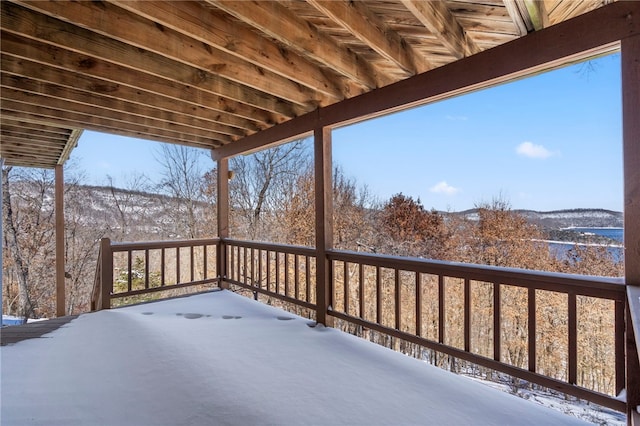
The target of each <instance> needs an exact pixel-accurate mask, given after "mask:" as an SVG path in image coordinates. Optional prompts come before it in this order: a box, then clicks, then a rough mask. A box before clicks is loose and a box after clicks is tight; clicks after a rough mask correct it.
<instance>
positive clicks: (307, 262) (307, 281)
mask: <svg viewBox="0 0 640 426" xmlns="http://www.w3.org/2000/svg"><path fill="white" fill-rule="evenodd" d="M304 267H305V271H304V275H305V277H304V278H305V287H306V288H305V291H306V294H305V296H306V299H305V301H307V302H309V301H310V300H311V289H310V288H309V287H310V283H311V277H310V275H311V262H310V259H309V256H305V261H304Z"/></svg>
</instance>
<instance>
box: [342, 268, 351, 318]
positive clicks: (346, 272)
mask: <svg viewBox="0 0 640 426" xmlns="http://www.w3.org/2000/svg"><path fill="white" fill-rule="evenodd" d="M342 266H343V272H342V282H343V284H344V285H343V290H344V313H345V314H349V264H348V263H347V262H343V263H342Z"/></svg>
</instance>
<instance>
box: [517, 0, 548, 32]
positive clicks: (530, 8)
mask: <svg viewBox="0 0 640 426" xmlns="http://www.w3.org/2000/svg"><path fill="white" fill-rule="evenodd" d="M518 1H520V2H522V3H523V6H524V8H525V9H526V11H527V13H528V15H529V19H530V20H531V24H532V25H533V29H534V30H535V31H540V30H541V29H543V28H546V27H548V26H549V14H548V13H547V8H546V6H545V4H544V1H540V0H518Z"/></svg>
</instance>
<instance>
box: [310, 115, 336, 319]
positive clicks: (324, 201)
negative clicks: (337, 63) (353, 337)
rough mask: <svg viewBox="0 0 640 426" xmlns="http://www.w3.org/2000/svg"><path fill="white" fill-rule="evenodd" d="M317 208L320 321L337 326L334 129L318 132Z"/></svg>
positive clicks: (317, 269) (327, 128)
mask: <svg viewBox="0 0 640 426" xmlns="http://www.w3.org/2000/svg"><path fill="white" fill-rule="evenodd" d="M313 138H314V168H315V187H314V188H315V207H316V321H317V322H318V323H320V324H324V325H325V326H327V327H331V326H333V318H331V317H329V315H327V313H328V311H329V309H330V308H331V304H332V298H333V297H332V296H333V278H332V275H333V274H332V272H331V262H330V261H329V259H328V257H327V250H330V249H331V248H332V247H333V190H332V188H333V184H332V181H333V179H332V176H331V174H332V163H331V162H332V159H331V129H330V128H329V127H320V128H317V129H315V130H314V132H313Z"/></svg>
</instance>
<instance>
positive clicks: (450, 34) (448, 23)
mask: <svg viewBox="0 0 640 426" xmlns="http://www.w3.org/2000/svg"><path fill="white" fill-rule="evenodd" d="M402 3H403V4H404V5H405V6H406V7H407V9H409V10H410V11H411V13H412V14H413V15H414V16H415V17H416V18H417V19H418V20H419V21H420V22H422V24H423V25H424V26H425V27H427V28H428V29H429V31H431V33H433V34H434V35H435V36H436V37H437V38H438V39H439V40H440V41H441V42H442V43H443V44H444V45H445V46H446V47H447V48H448V49H449V50H450V51H451V53H452V54H453V55H454V56H455V57H456V58H458V59H460V58H464V57H466V56H470V55H473V54H475V53H478V52H480V48H479V47H478V46H477V45H476V44H475V42H474V41H473V40H472V39H471V37H469V35H468V34H467V33H466V32H465V30H464V28H462V26H461V25H460V23H459V22H458V20H457V19H456V18H455V16H453V14H452V13H451V11H450V10H449V9H448V7H447V4H446V3H445V2H442V1H422V0H402Z"/></svg>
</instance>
